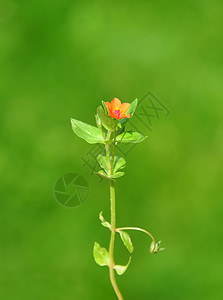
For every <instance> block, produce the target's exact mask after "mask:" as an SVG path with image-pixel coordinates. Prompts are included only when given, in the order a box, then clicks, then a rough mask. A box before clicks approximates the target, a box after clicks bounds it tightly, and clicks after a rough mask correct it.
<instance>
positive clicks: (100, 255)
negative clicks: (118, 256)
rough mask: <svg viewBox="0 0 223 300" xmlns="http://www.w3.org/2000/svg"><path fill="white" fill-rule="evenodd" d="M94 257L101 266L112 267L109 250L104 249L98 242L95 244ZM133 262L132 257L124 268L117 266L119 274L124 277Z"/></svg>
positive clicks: (115, 267)
mask: <svg viewBox="0 0 223 300" xmlns="http://www.w3.org/2000/svg"><path fill="white" fill-rule="evenodd" d="M93 256H94V260H95V262H96V263H97V264H98V265H99V266H102V267H103V266H108V267H109V266H110V257H109V253H108V251H107V249H105V248H102V247H101V246H100V245H99V244H98V243H97V242H95V243H94V249H93ZM130 262H131V257H130V258H129V261H128V263H127V264H126V265H125V266H123V265H115V266H114V269H115V271H116V272H117V274H118V275H122V274H124V273H125V271H126V270H127V268H128V266H129V265H130Z"/></svg>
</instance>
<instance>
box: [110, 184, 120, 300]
mask: <svg viewBox="0 0 223 300" xmlns="http://www.w3.org/2000/svg"><path fill="white" fill-rule="evenodd" d="M110 200H111V238H110V245H109V257H110V266H109V274H110V280H111V284H112V286H113V288H114V291H115V293H116V295H117V297H118V299H119V300H123V297H122V294H121V292H120V290H119V288H118V285H117V283H116V280H115V273H114V266H115V261H114V244H115V232H116V214H115V186H114V181H112V180H110Z"/></svg>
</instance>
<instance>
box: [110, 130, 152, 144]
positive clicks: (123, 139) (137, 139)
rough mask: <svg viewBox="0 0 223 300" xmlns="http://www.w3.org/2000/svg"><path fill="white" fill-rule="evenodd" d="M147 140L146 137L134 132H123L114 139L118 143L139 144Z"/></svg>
mask: <svg viewBox="0 0 223 300" xmlns="http://www.w3.org/2000/svg"><path fill="white" fill-rule="evenodd" d="M146 138H147V136H144V135H142V134H141V133H139V132H135V131H125V132H123V133H121V134H119V135H118V136H117V137H116V141H117V142H120V143H135V144H136V143H141V142H142V141H144V140H145V139H146Z"/></svg>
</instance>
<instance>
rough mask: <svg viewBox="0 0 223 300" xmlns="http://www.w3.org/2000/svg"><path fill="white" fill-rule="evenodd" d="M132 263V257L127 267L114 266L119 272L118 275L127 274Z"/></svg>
mask: <svg viewBox="0 0 223 300" xmlns="http://www.w3.org/2000/svg"><path fill="white" fill-rule="evenodd" d="M130 262H131V257H130V258H129V261H128V263H127V265H126V266H121V265H116V266H114V269H115V271H116V272H117V274H118V275H122V274H124V273H125V271H126V270H127V268H128V266H129V265H130Z"/></svg>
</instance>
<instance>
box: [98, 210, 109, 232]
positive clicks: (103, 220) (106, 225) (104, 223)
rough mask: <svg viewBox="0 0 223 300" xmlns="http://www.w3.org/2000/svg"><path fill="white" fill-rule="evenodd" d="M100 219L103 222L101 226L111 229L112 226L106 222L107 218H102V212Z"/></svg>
mask: <svg viewBox="0 0 223 300" xmlns="http://www.w3.org/2000/svg"><path fill="white" fill-rule="evenodd" d="M99 219H100V221H101V224H102V225H103V226H104V227H107V228H109V229H110V228H111V224H110V223H108V222H107V221H106V220H105V218H104V217H103V216H102V211H101V212H100V214H99Z"/></svg>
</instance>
